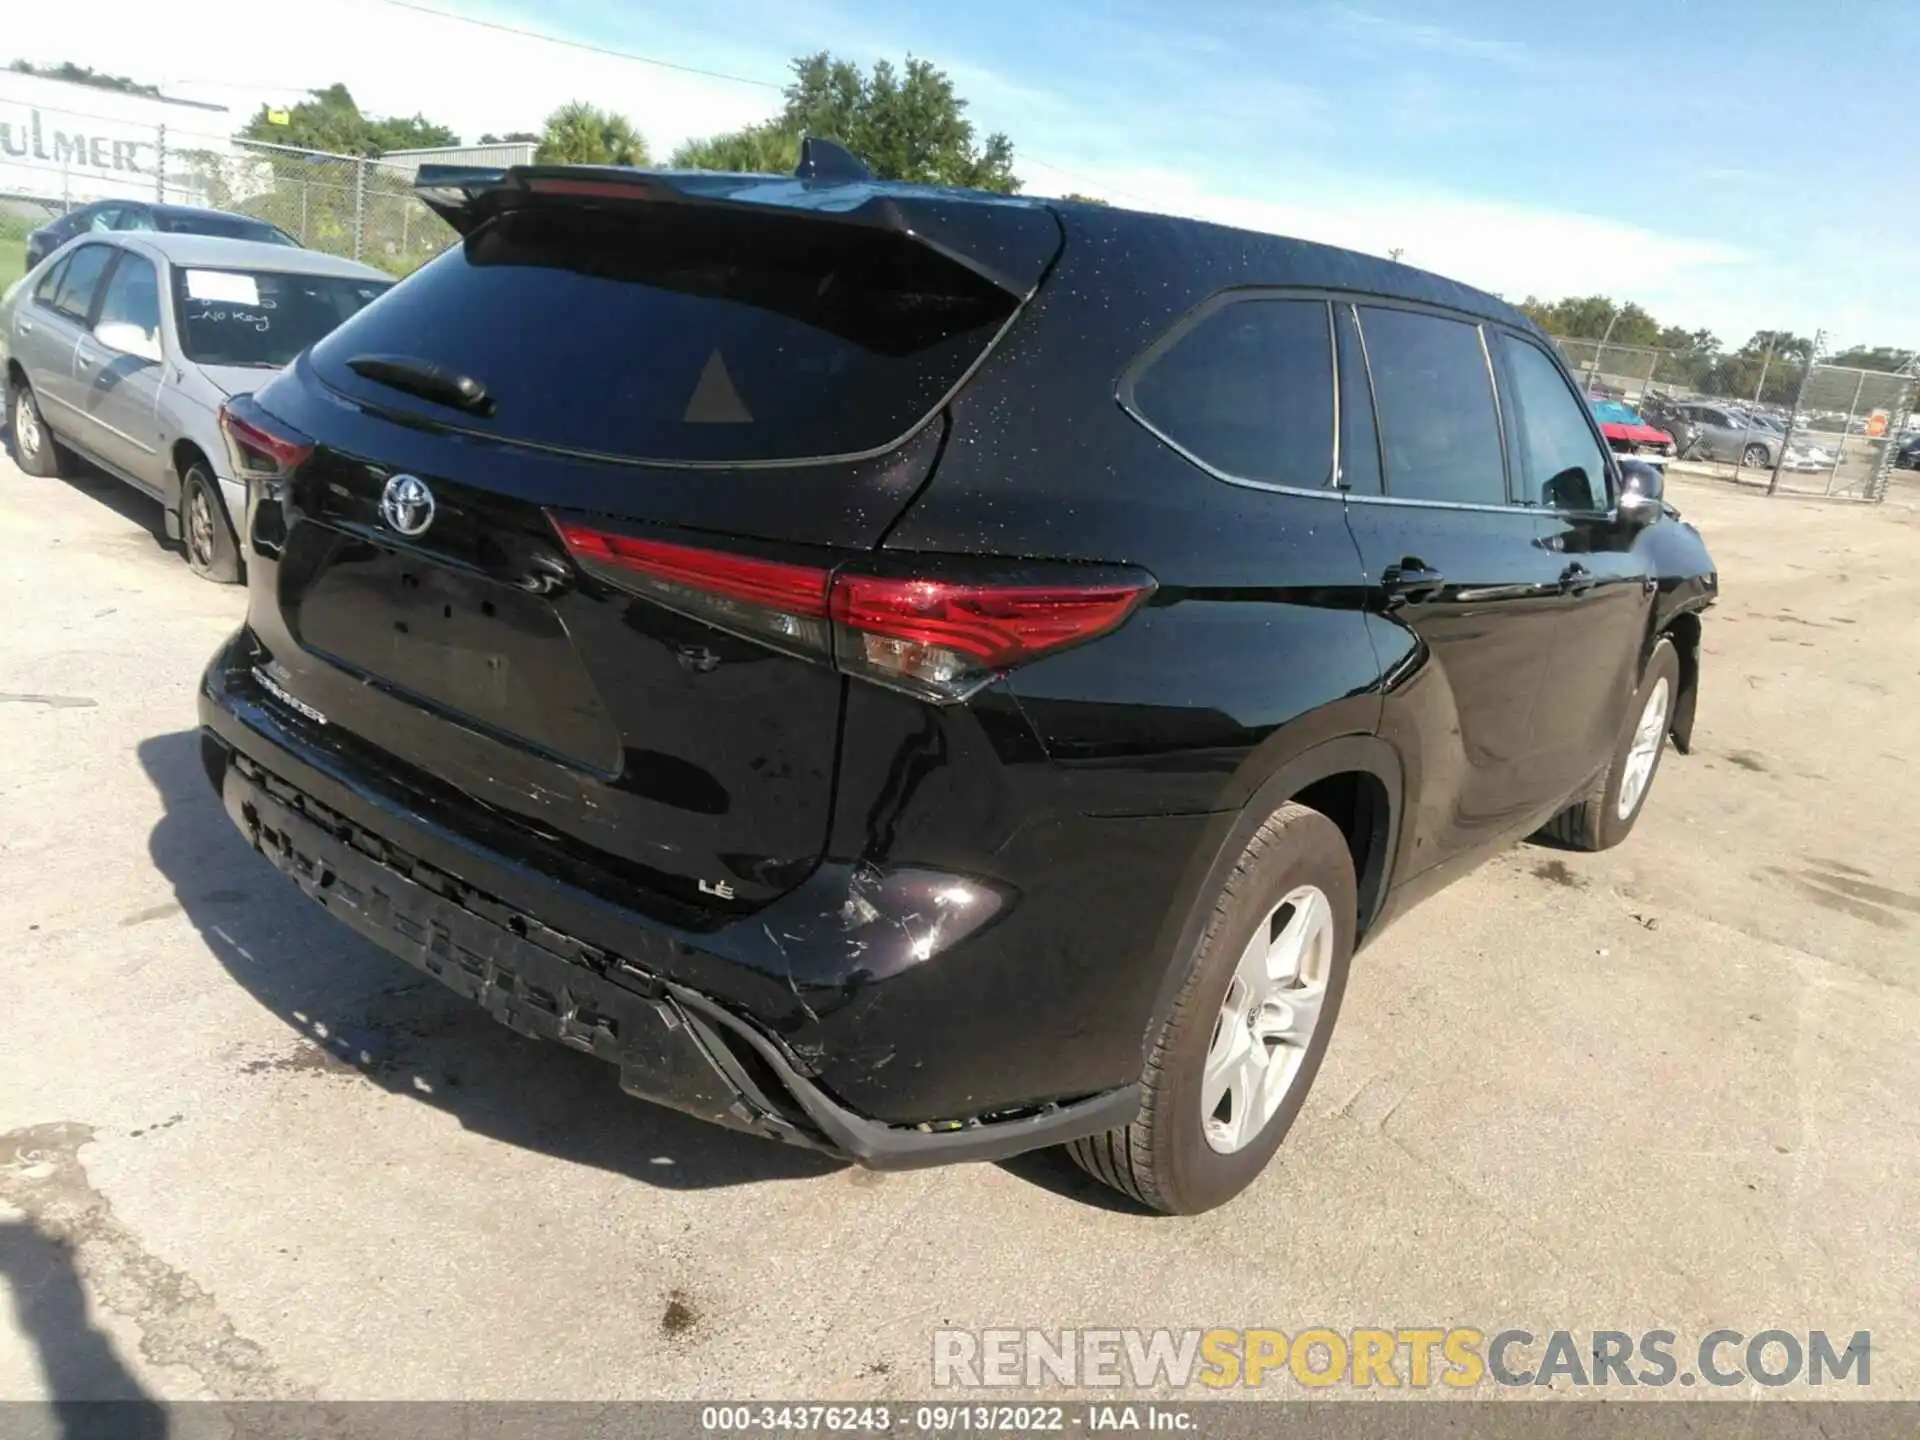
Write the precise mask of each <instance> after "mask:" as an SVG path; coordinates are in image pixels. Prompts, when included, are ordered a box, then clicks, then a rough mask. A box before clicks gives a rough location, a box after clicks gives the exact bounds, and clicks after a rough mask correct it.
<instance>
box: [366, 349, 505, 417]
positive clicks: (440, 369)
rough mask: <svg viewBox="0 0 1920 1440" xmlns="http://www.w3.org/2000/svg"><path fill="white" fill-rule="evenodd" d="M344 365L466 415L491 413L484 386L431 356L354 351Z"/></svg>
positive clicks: (377, 382) (384, 383) (491, 398)
mask: <svg viewBox="0 0 1920 1440" xmlns="http://www.w3.org/2000/svg"><path fill="white" fill-rule="evenodd" d="M347 368H348V369H349V370H351V371H353V373H354V374H356V375H358V376H361V377H362V378H363V379H367V380H372V381H374V382H375V383H376V384H380V385H390V386H392V387H393V388H394V389H395V390H405V391H406V392H407V393H408V394H410V395H418V396H420V397H421V398H422V399H424V400H437V401H438V402H439V403H440V404H442V405H451V406H452V407H453V408H454V409H456V410H465V411H466V412H467V413H468V414H469V415H491V414H492V413H493V397H492V396H491V395H489V394H487V387H486V386H485V385H483V384H481V383H480V382H479V381H478V380H476V379H474V378H473V377H472V376H471V375H462V374H460V373H459V372H458V371H457V370H449V369H447V368H446V366H444V365H436V364H434V363H433V362H432V361H431V360H416V359H413V358H412V357H411V356H407V355H356V356H354V357H353V359H351V360H349V361H347Z"/></svg>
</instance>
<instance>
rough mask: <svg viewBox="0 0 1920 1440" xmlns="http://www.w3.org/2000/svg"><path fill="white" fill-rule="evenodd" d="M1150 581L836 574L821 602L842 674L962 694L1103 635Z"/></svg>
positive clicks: (934, 694)
mask: <svg viewBox="0 0 1920 1440" xmlns="http://www.w3.org/2000/svg"><path fill="white" fill-rule="evenodd" d="M1150 588H1151V587H1150V586H1148V585H1147V584H1145V583H1139V584H1131V585H955V584H949V583H947V582H945V581H940V580H912V579H908V580H897V579H890V578H886V577H881V576H875V575H848V574H842V575H837V576H835V577H834V582H833V596H832V602H831V613H832V616H833V621H834V630H835V636H836V645H835V653H836V655H837V656H838V658H839V661H840V668H841V669H843V670H846V671H849V672H850V673H858V674H865V675H867V676H868V677H869V678H872V679H877V680H882V681H890V682H891V683H895V684H900V685H902V686H904V687H905V688H907V689H911V690H914V691H916V692H921V693H926V694H928V695H929V697H930V698H942V699H958V698H964V696H965V695H967V694H971V693H972V692H973V691H974V690H977V689H978V688H979V687H980V686H981V685H982V684H984V683H986V681H987V680H988V679H991V678H992V676H993V675H994V673H995V672H997V671H1001V670H1005V669H1008V668H1010V667H1011V666H1014V665H1018V664H1020V663H1021V662H1022V661H1025V660H1031V659H1032V658H1034V657H1035V656H1036V655H1042V654H1045V653H1046V652H1047V651H1049V650H1057V649H1059V648H1060V647H1061V646H1063V645H1073V644H1077V643H1078V642H1080V641H1082V640H1091V639H1093V638H1094V637H1095V636H1096V635H1104V634H1106V633H1107V632H1108V631H1109V630H1112V629H1114V628H1115V627H1117V626H1118V625H1119V624H1120V622H1121V621H1123V620H1125V619H1126V618H1127V616H1128V615H1130V614H1131V613H1132V612H1133V608H1134V606H1136V605H1138V604H1139V603H1140V602H1141V600H1143V599H1144V598H1145V597H1146V595H1147V592H1148V590H1149V589H1150Z"/></svg>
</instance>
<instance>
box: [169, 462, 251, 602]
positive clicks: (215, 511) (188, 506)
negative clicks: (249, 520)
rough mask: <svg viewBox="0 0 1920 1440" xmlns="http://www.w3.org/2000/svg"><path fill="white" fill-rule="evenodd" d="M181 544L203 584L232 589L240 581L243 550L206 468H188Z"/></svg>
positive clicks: (182, 492)
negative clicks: (228, 586)
mask: <svg viewBox="0 0 1920 1440" xmlns="http://www.w3.org/2000/svg"><path fill="white" fill-rule="evenodd" d="M180 540H181V543H182V544H183V545H184V546H185V547H186V552H187V566H188V568H189V569H191V570H192V571H193V573H194V574H196V575H198V576H199V577H200V578H201V579H203V580H211V581H213V582H214V583H215V584H216V585H231V584H233V583H234V582H235V581H237V580H239V578H240V546H239V542H238V541H236V540H235V539H234V535H233V526H232V525H231V524H230V523H229V522H228V520H227V507H226V505H225V504H224V503H223V502H222V501H221V499H220V487H219V485H218V483H217V482H216V481H215V480H214V478H213V476H212V475H210V474H209V473H208V472H207V469H206V467H205V466H204V465H202V464H199V463H198V462H196V463H194V464H192V465H189V466H188V467H187V473H186V474H185V475H183V476H182V477H181V479H180Z"/></svg>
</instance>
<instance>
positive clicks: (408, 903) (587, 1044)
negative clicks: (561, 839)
mask: <svg viewBox="0 0 1920 1440" xmlns="http://www.w3.org/2000/svg"><path fill="white" fill-rule="evenodd" d="M200 712H201V721H202V725H203V730H202V749H203V759H204V761H205V765H206V769H207V773H208V776H209V778H210V779H211V780H212V782H213V784H214V786H215V788H216V789H217V790H218V791H219V792H220V795H221V799H222V802H223V804H224V806H225V808H226V810H227V813H228V815H229V816H230V817H231V818H232V819H233V821H234V823H235V825H236V826H238V827H239V829H240V831H241V833H242V835H244V836H245V837H246V838H247V839H248V841H249V843H251V844H252V845H253V846H254V847H255V848H256V849H257V850H259V851H260V853H261V854H262V855H264V856H266V857H267V858H268V859H269V860H270V861H272V862H273V863H274V865H275V866H277V867H278V868H279V869H280V870H281V871H282V872H283V873H285V874H286V875H287V876H288V877H289V878H291V879H292V880H293V881H294V882H295V883H296V884H297V885H299V886H300V888H301V889H302V890H303V891H305V892H306V893H307V894H308V895H309V896H310V897H312V898H313V899H314V900H316V901H317V902H319V903H320V904H322V905H324V906H326V908H327V909H328V910H330V911H331V912H332V913H333V914H334V915H335V916H336V917H337V918H339V919H340V920H341V921H343V922H344V923H345V924H347V925H348V926H350V927H351V928H353V929H354V930H356V931H358V932H359V933H360V934H362V935H364V936H365V937H367V938H368V939H370V940H372V941H373V942H374V943H376V944H378V945H380V946H381V947H382V948H383V949H385V950H387V951H389V952H390V953H392V954H394V955H395V956H397V957H399V958H400V959H402V960H405V961H406V962H407V963H408V964H410V965H412V966H414V967H415V968H417V969H419V970H420V971H422V972H423V973H425V974H426V975H428V976H430V977H432V978H433V979H436V980H438V981H440V982H441V983H442V984H444V985H446V986H447V987H448V988H450V989H452V990H455V991H457V992H458V993H460V994H462V995H465V996H466V997H467V998H469V999H471V1000H474V1001H476V1002H478V1003H479V1004H480V1005H482V1006H483V1007H484V1008H485V1009H486V1010H487V1011H488V1012H489V1013H490V1014H492V1015H493V1016H494V1017H495V1018H496V1019H498V1020H500V1021H501V1022H502V1023H504V1024H506V1025H508V1026H509V1027H510V1028H512V1029H514V1030H516V1031H518V1032H520V1033H522V1034H526V1035H531V1036H534V1037H536V1038H540V1039H546V1040H554V1041H558V1042H559V1043H561V1044H564V1045H570V1046H572V1047H573V1048H575V1049H579V1050H584V1051H586V1052H587V1053H589V1054H592V1055H595V1056H598V1057H599V1058H601V1059H603V1060H606V1061H608V1062H610V1063H612V1064H613V1065H615V1066H617V1067H618V1069H619V1073H620V1084H621V1088H622V1089H624V1090H626V1091H627V1092H628V1093H630V1094H633V1095H636V1096H639V1097H640V1098H642V1099H646V1100H651V1101H654V1102H656V1103H659V1104H663V1105H667V1106H671V1107H672V1108H674V1109H678V1110H682V1111H684V1112H686V1113H688V1114H691V1115H695V1116H697V1117H699V1118H700V1119H703V1120H708V1121H711V1122H714V1123H716V1124H720V1125H724V1126H728V1127H730V1128H733V1129H738V1130H744V1131H747V1132H750V1133H753V1134H757V1135H762V1136H765V1137H767V1138H771V1139H777V1140H782V1141H785V1142H788V1143H792V1144H798V1145H804V1146H807V1147H810V1148H812V1149H816V1150H819V1151H823V1152H825V1153H827V1154H830V1155H833V1156H836V1157H839V1158H842V1159H846V1160H851V1161H855V1162H858V1163H860V1164H862V1165H866V1166H869V1167H871V1168H874V1169H909V1168H917V1167H922V1166H930V1165H940V1164H947V1163H954V1162H959V1161H968V1160H996V1159H1003V1158H1006V1157H1007V1156H1011V1155H1016V1154H1020V1153H1022V1152H1024V1151H1028V1150H1034V1149H1040V1148H1043V1147H1046V1146H1049V1145H1058V1144H1062V1143H1065V1142H1066V1141H1069V1140H1074V1139H1078V1138H1081V1137H1083V1136H1087V1135H1093V1134H1098V1133H1100V1132H1102V1131H1105V1130H1107V1129H1110V1128H1113V1127H1115V1126H1118V1125H1124V1124H1126V1123H1127V1122H1128V1121H1130V1120H1132V1119H1133V1118H1134V1116H1135V1115H1136V1113H1137V1111H1138V1103H1139V1095H1138V1088H1137V1087H1136V1086H1131V1085H1130V1086H1125V1087H1121V1088H1119V1089H1115V1090H1110V1091H1107V1092H1105V1093H1102V1094H1098V1095H1094V1096H1090V1097H1088V1098H1085V1099H1080V1100H1075V1101H1072V1102H1070V1103H1062V1104H1048V1105H1041V1106H1035V1107H1032V1108H1031V1109H1030V1110H1029V1111H1025V1112H1021V1113H1016V1114H1013V1115H1010V1116H1002V1117H984V1118H977V1119H972V1120H967V1121H963V1122H948V1123H944V1124H942V1125H938V1126H915V1125H902V1124H890V1123H886V1122H883V1121H880V1120H876V1119H873V1118H871V1117H869V1116H865V1115H861V1114H859V1113H857V1112H856V1111H854V1110H852V1109H849V1108H848V1107H847V1106H845V1105H844V1104H842V1103H841V1102H840V1101H839V1100H837V1099H836V1098H835V1097H834V1096H832V1095H830V1094H828V1093H827V1092H826V1091H825V1090H824V1089H823V1088H821V1086H820V1085H819V1084H818V1083H817V1082H816V1081H815V1080H814V1079H812V1078H811V1077H810V1076H809V1075H808V1074H806V1073H805V1068H806V1067H805V1064H804V1062H803V1061H801V1060H800V1059H799V1058H798V1057H796V1056H795V1055H794V1054H793V1053H792V1052H790V1051H789V1050H788V1049H787V1047H786V1046H785V1045H784V1044H783V1043H781V1042H780V1041H779V1040H778V1039H777V1038H776V1037H774V1036H773V1035H771V1034H769V1033H767V1032H766V1031H765V1030H763V1029H762V1028H761V1027H760V1026H758V1025H756V1024H754V1023H753V1022H752V1021H751V1020H749V1019H746V1018H743V1017H742V1016H741V1015H739V1014H737V1013H735V1012H734V1011H733V1010H732V1009H729V1008H728V1007H727V1006H725V1005H723V1004H721V1003H719V1002H718V1001H717V1000H716V999H715V998H714V997H713V996H712V995H710V994H708V993H705V992H703V991H702V990H700V989H697V988H694V987H692V986H689V985H687V984H684V983H682V982H681V981H679V980H676V979H674V978H670V977H669V976H668V975H666V974H665V973H663V970H662V967H661V966H659V965H658V964H650V963H648V961H649V959H650V958H657V956H656V957H649V956H646V955H633V956H626V955H620V954H617V953H613V952H611V951H609V950H607V949H604V948H602V947H598V946H594V945H591V944H587V943H584V942H581V941H579V940H577V939H575V938H573V937H572V935H571V934H570V933H569V932H568V930H567V929H566V928H565V926H564V923H562V922H559V921H556V922H555V923H552V924H550V923H548V920H549V916H548V915H546V914H543V913H542V910H541V908H540V906H539V904H538V900H539V897H537V896H514V897H512V899H511V901H509V899H508V897H505V896H501V895H495V894H491V893H489V892H488V891H486V890H484V889H481V888H477V887H476V885H475V884H473V883H471V881H472V878H473V877H472V876H470V875H468V876H458V877H457V876H455V875H454V874H452V873H450V872H449V871H448V870H445V869H442V868H440V867H439V866H436V865H435V864H433V863H432V862H431V861H429V860H427V859H424V858H422V857H421V855H420V854H419V853H418V848H417V847H414V846H411V845H409V844H408V840H409V838H410V837H409V828H410V826H409V820H410V819H411V818H413V817H409V816H408V815H406V814H405V813H404V812H403V811H401V810H400V809H398V808H397V807H395V808H393V809H391V811H390V813H386V814H371V815H370V814H369V813H368V806H367V796H366V795H365V794H364V793H360V792H355V791H353V790H351V789H349V788H348V787H346V786H344V785H342V784H341V783H340V781H339V780H338V779H336V778H335V777H331V776H329V775H327V774H325V773H323V772H322V771H320V770H316V769H314V768H312V767H310V766H308V765H307V764H306V763H305V762H304V761H303V760H302V759H301V757H300V756H299V755H298V754H297V753H295V747H294V746H293V745H291V744H287V743H282V742H284V741H285V740H286V739H287V738H288V737H287V736H286V735H284V734H281V735H279V736H276V735H275V733H274V732H275V731H276V730H277V729H278V726H277V723H276V721H275V720H274V717H272V716H271V715H269V714H267V713H265V712H263V711H261V710H259V709H258V707H255V706H253V705H251V704H250V703H248V702H246V701H245V700H243V699H240V698H239V697H236V696H233V695H231V694H228V693H224V692H223V691H222V690H221V689H220V687H219V681H218V679H217V677H216V676H215V675H214V674H213V673H211V672H210V674H209V683H208V685H207V686H206V687H204V688H203V690H202V693H201V696H200ZM349 808H351V810H352V811H353V812H355V813H351V814H350V813H348V810H349ZM501 868H502V870H505V869H508V868H510V867H507V866H504V865H503V866H502V867H501ZM544 888H545V889H546V890H547V891H548V892H549V898H551V897H552V896H553V894H554V892H556V891H558V890H560V889H564V888H565V887H562V886H560V884H559V882H557V881H552V880H548V881H546V882H545V886H544ZM568 898H569V900H570V901H571V902H572V903H571V904H569V905H566V906H556V909H557V910H558V911H560V912H561V913H564V912H565V911H566V910H568V909H572V908H574V907H575V906H590V905H593V904H598V903H603V902H598V901H595V900H594V899H593V898H592V897H587V896H584V895H573V896H570V897H568ZM530 901H531V902H532V903H529V902H530ZM625 918H626V919H628V920H629V921H630V922H631V921H634V920H636V919H637V918H638V917H634V916H631V915H630V914H629V915H628V916H626V917H625ZM697 939H698V937H697V936H695V937H689V936H687V935H684V934H680V933H678V932H674V933H672V934H671V935H668V934H664V933H663V934H662V936H661V937H660V942H659V946H658V947H657V948H658V952H659V953H662V954H664V953H669V952H673V953H683V952H685V951H687V949H688V947H689V942H690V940H691V941H694V942H697ZM701 958H703V959H705V960H707V961H709V962H717V961H718V960H719V959H720V957H718V956H715V955H711V954H707V955H704V956H702V957H701Z"/></svg>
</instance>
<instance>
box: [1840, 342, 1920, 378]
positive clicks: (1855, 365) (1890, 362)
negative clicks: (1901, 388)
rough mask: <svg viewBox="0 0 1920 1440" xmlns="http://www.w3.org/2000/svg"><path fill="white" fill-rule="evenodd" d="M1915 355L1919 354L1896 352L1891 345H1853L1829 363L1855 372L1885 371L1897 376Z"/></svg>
mask: <svg viewBox="0 0 1920 1440" xmlns="http://www.w3.org/2000/svg"><path fill="white" fill-rule="evenodd" d="M1916 353H1920V352H1915V351H1912V350H1896V349H1895V348H1894V347H1893V346H1891V345H1872V346H1868V345H1855V346H1854V347H1853V348H1852V349H1850V350H1842V351H1841V352H1840V353H1839V354H1838V355H1835V356H1834V357H1833V359H1832V361H1831V362H1829V363H1831V364H1834V365H1846V366H1849V367H1850V368H1852V369H1855V370H1886V371H1891V372H1893V373H1895V374H1898V373H1899V372H1900V371H1901V370H1904V369H1905V368H1906V367H1907V366H1908V365H1909V364H1911V363H1912V362H1913V360H1914V357H1915V355H1916Z"/></svg>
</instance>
